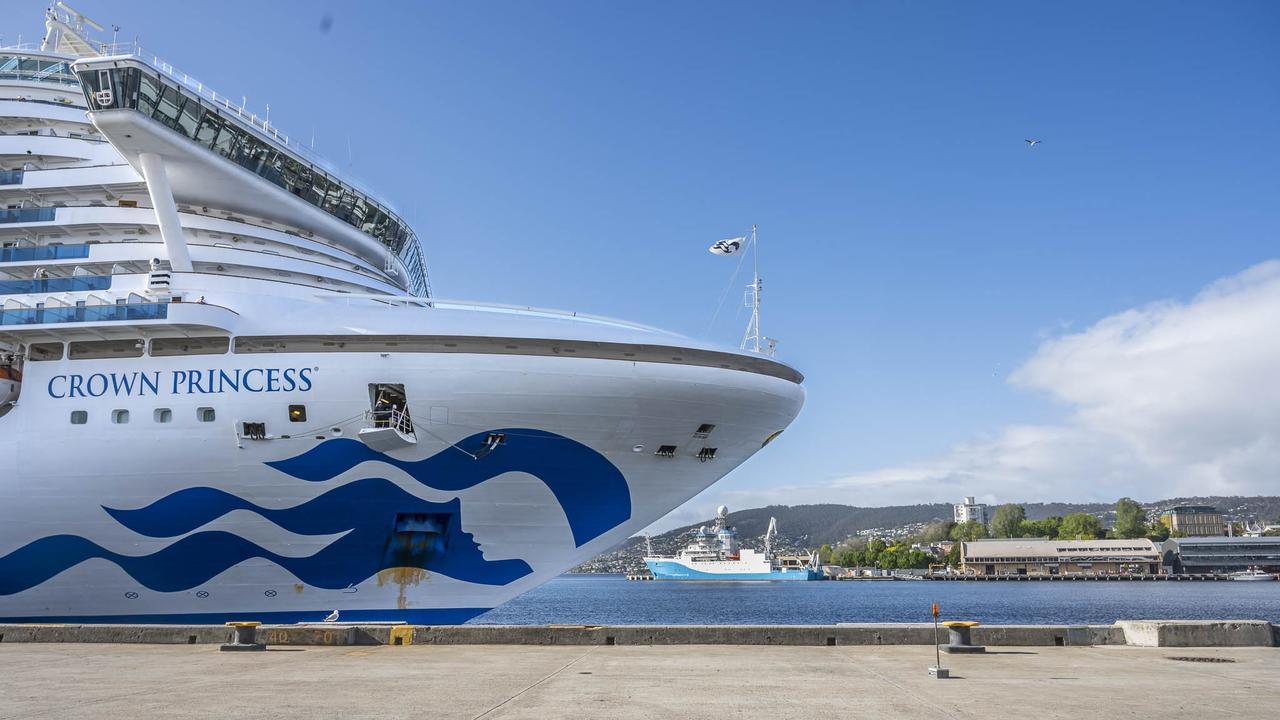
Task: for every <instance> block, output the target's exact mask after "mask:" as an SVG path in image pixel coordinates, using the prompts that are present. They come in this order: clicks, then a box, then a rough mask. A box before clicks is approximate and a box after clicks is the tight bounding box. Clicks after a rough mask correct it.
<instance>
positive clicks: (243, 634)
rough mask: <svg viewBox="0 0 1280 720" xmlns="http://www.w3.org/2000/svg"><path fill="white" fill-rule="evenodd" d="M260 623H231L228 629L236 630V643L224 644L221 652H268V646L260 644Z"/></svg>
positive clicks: (228, 624)
mask: <svg viewBox="0 0 1280 720" xmlns="http://www.w3.org/2000/svg"><path fill="white" fill-rule="evenodd" d="M261 624H262V623H260V622H229V623H227V627H231V628H235V630H236V641H235V642H231V643H224V644H223V645H222V646H221V647H220V648H218V649H219V650H231V651H235V650H266V649H267V644H266V643H260V642H258V626H259V625H261Z"/></svg>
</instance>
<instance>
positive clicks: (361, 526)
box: [0, 428, 631, 595]
mask: <svg viewBox="0 0 1280 720" xmlns="http://www.w3.org/2000/svg"><path fill="white" fill-rule="evenodd" d="M495 433H496V434H500V435H502V436H504V437H505V442H504V444H503V445H502V446H501V447H499V448H497V449H496V450H493V449H492V448H490V450H492V451H490V452H483V451H481V450H482V448H486V447H487V446H488V440H489V438H491V437H492V436H493V435H494V434H495ZM470 450H476V451H480V452H471V451H470ZM366 462H381V463H386V464H388V465H391V466H394V467H396V468H399V469H400V470H401V471H403V472H404V473H406V474H408V475H409V476H410V477H412V478H413V479H414V480H416V481H418V482H419V483H421V484H422V485H424V486H426V487H428V488H431V489H433V490H436V491H441V492H445V493H454V494H456V493H460V492H461V491H463V490H466V489H468V488H472V487H475V486H477V485H480V484H481V483H484V482H486V481H488V480H490V479H491V478H494V477H497V476H499V475H502V474H504V473H508V472H522V473H528V474H529V475H532V476H534V477H536V478H538V479H539V480H541V481H542V483H543V484H545V485H546V486H547V488H548V489H549V490H550V491H551V493H552V494H553V495H554V496H555V498H556V500H557V501H558V502H559V503H560V506H561V508H562V509H563V510H564V513H565V517H566V518H567V520H568V523H569V529H570V531H571V533H572V536H573V540H574V543H575V545H576V546H579V547H581V546H582V545H583V544H584V543H586V542H589V541H590V540H593V539H595V538H597V537H599V536H600V535H602V534H603V533H605V532H607V531H609V530H612V529H613V528H615V527H617V526H618V525H619V524H621V523H623V522H625V521H626V520H628V519H629V518H630V517H631V493H630V490H629V488H628V486H627V482H626V479H625V478H624V477H623V475H622V473H621V471H619V470H618V468H617V467H615V466H614V465H613V463H611V462H609V460H608V459H606V458H605V457H604V456H603V455H601V454H600V453H599V452H597V451H595V450H593V449H591V448H590V447H588V446H586V445H583V444H582V443H579V442H577V441H575V440H571V439H569V438H567V437H564V436H562V435H557V434H555V433H550V432H544V431H541V430H532V429H521V428H509V429H501V430H495V431H492V432H486V433H477V434H475V435H472V436H470V437H468V438H466V439H464V440H462V441H461V442H459V443H457V444H456V445H455V446H453V447H449V448H445V449H444V450H441V451H440V452H438V453H436V454H435V455H432V456H431V457H428V458H426V459H423V460H417V461H405V460H397V459H395V458H392V457H390V456H388V455H385V454H383V453H380V452H377V451H374V450H372V449H370V448H368V447H367V446H365V445H364V444H363V443H361V442H359V441H357V440H351V439H347V438H334V439H330V440H327V441H325V442H322V443H320V444H319V445H317V446H315V447H313V448H311V449H310V450H308V451H307V452H305V453H303V454H301V455H298V456H296V457H292V458H288V459H286V460H280V461H277V462H270V463H267V464H268V465H269V466H271V467H273V468H275V469H276V470H279V471H280V472H283V473H285V474H287V475H289V476H291V477H293V478H296V479H298V480H300V481H303V482H322V481H327V480H331V479H333V478H335V477H337V476H339V475H341V474H342V473H345V472H347V471H348V470H351V469H352V468H355V467H356V466H358V465H361V464H362V463H366ZM103 510H104V511H105V512H106V513H107V514H108V515H110V517H111V518H113V519H114V520H115V521H116V522H118V523H119V524H120V525H122V526H124V527H126V528H128V529H129V530H131V531H133V532H135V533H137V534H139V535H143V536H146V537H149V538H173V537H178V536H184V537H182V538H181V539H179V540H177V541H175V542H173V543H172V544H170V545H168V546H166V547H165V548H163V549H161V550H159V551H157V552H154V553H152V554H149V555H142V556H130V555H123V554H120V553H116V552H112V551H110V550H107V549H106V548H103V547H102V546H100V545H98V544H97V543H94V542H92V541H90V540H88V539H86V538H83V537H79V536H77V535H52V536H47V537H43V538H40V539H38V540H35V541H33V542H31V543H29V544H27V545H25V546H23V547H20V548H18V549H17V550H14V551H13V552H11V553H9V554H8V555H6V556H4V557H0V595H12V594H14V593H19V592H22V591H24V590H27V589H29V588H32V587H35V586H37V585H39V584H41V583H43V582H45V581H46V580H48V579H50V578H52V577H54V576H55V575H57V574H58V573H61V572H63V571H64V570H67V569H68V568H71V567H73V566H75V565H78V564H79V563H82V562H84V561H86V560H89V559H92V558H101V559H105V560H108V561H110V562H112V563H115V564H116V565H118V566H119V567H120V568H121V569H123V570H124V571H125V572H126V573H128V574H129V576H130V577H132V578H133V579H134V580H136V581H137V582H139V583H140V584H142V585H144V586H146V587H147V588H150V589H151V590H155V591H160V592H173V591H180V590H189V589H191V588H193V587H196V586H198V585H200V584H203V583H205V582H207V581H209V580H210V579H211V578H213V577H214V576H216V575H218V574H219V573H221V572H223V571H225V570H227V569H228V568H231V567H232V566H234V565H236V564H238V563H241V562H243V561H245V560H248V559H251V558H265V559H267V560H270V561H272V562H274V563H276V564H277V565H280V566H281V567H283V568H285V569H286V570H288V571H289V572H290V573H292V574H293V575H294V576H295V577H297V578H298V580H300V581H301V582H304V583H306V584H308V585H311V586H313V587H318V588H325V589H334V590H340V589H344V588H348V587H351V586H352V585H355V584H358V583H360V582H362V581H364V580H366V579H368V578H370V577H372V576H374V575H375V574H377V573H378V572H380V571H382V570H386V569H390V568H392V567H405V566H409V567H417V568H420V569H422V570H427V571H431V572H435V573H439V574H441V575H446V576H449V577H452V578H455V579H458V580H463V581H467V582H473V583H482V584H486V585H505V584H507V583H510V582H512V581H514V580H516V579H518V578H520V577H523V576H525V575H528V574H529V573H531V572H532V571H533V570H532V568H531V567H530V566H529V564H528V563H527V562H525V561H524V560H518V559H508V560H496V561H490V560H486V559H485V558H484V556H483V555H482V554H481V552H480V548H479V546H478V545H477V544H476V542H475V541H474V540H473V539H472V538H471V536H470V534H468V533H464V532H462V529H461V526H462V524H463V523H462V512H463V507H462V504H461V498H459V497H455V498H453V499H452V500H450V501H448V502H443V503H439V502H429V501H426V500H423V499H422V498H419V497H417V496H415V495H413V494H411V493H409V492H406V491H405V490H403V489H401V488H400V487H399V486H398V485H396V484H395V483H393V482H391V481H390V480H387V479H385V478H380V477H366V478H361V479H357V480H352V481H350V482H347V483H345V484H343V485H340V486H338V487H336V488H333V489H331V490H328V491H326V492H324V493H322V494H321V495H319V496H318V497H315V498H314V499H311V500H309V501H307V502H304V503H301V504H299V505H296V506H293V507H288V508H282V509H272V508H267V507H263V506H261V505H257V504H255V503H253V502H250V501H249V500H246V499H244V498H241V497H238V496H236V495H234V494H232V493H229V492H226V491H224V490H219V489H216V488H210V487H193V488H188V489H185V490H180V491H178V492H175V493H172V494H170V495H167V496H165V497H162V498H160V499H158V500H156V501H155V502H153V503H151V504H150V505H147V506H145V507H141V508H136V509H118V508H107V507H104V508H103ZM235 510H246V511H249V512H252V513H256V514H257V515H259V516H261V517H262V518H264V519H266V520H267V521H269V522H271V523H273V524H275V525H276V526H278V527H280V528H283V529H284V530H286V531H288V532H291V533H295V534H298V535H311V536H324V535H337V534H341V536H340V537H338V538H337V539H336V540H334V541H333V542H332V543H330V544H329V545H327V546H325V547H324V548H323V549H321V550H320V551H318V552H316V553H315V554H313V555H310V556H307V557H288V556H284V555H280V554H277V553H273V552H271V551H269V550H267V549H265V548H263V547H261V546H260V545H257V544H255V543H253V542H251V541H249V540H246V539H244V538H242V537H240V536H238V535H235V534H233V533H229V532H225V531H221V530H203V531H199V532H193V531H196V530H198V529H199V528H201V527H203V526H204V525H206V524H208V523H210V522H212V521H214V520H216V519H218V518H220V517H222V516H224V515H226V514H228V513H230V512H232V511H235ZM397 517H411V518H413V517H417V518H425V519H426V520H424V521H423V522H425V523H426V524H427V525H429V526H430V527H431V528H432V529H433V530H434V532H435V533H436V535H434V536H432V538H431V543H430V545H431V547H432V548H434V549H435V550H436V551H432V552H418V553H409V554H407V555H406V554H400V553H394V552H392V551H391V544H392V542H391V538H390V534H391V532H392V528H393V527H394V526H395V524H396V518H397ZM434 518H445V519H446V521H445V522H438V521H434V520H432V519H434ZM188 533H189V534H188Z"/></svg>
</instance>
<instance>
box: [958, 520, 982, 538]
mask: <svg viewBox="0 0 1280 720" xmlns="http://www.w3.org/2000/svg"><path fill="white" fill-rule="evenodd" d="M985 537H987V526H986V525H983V524H982V523H980V522H978V521H977V520H966V521H964V522H962V523H960V524H959V525H956V526H955V527H953V528H951V539H952V540H955V541H956V542H968V541H970V540H981V539H982V538H985Z"/></svg>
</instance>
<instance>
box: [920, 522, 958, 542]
mask: <svg viewBox="0 0 1280 720" xmlns="http://www.w3.org/2000/svg"><path fill="white" fill-rule="evenodd" d="M955 526H956V524H955V523H954V522H952V521H950V520H934V521H933V522H931V523H929V524H928V525H925V526H924V530H921V531H920V542H922V543H935V542H941V541H943V540H946V539H948V538H950V537H951V528H953V527H955Z"/></svg>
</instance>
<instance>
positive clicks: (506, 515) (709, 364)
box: [0, 3, 804, 623]
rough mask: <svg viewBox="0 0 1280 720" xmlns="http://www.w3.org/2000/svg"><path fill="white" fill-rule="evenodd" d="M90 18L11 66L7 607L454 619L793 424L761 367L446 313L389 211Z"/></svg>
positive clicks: (116, 616)
mask: <svg viewBox="0 0 1280 720" xmlns="http://www.w3.org/2000/svg"><path fill="white" fill-rule="evenodd" d="M93 27H95V26H93V24H92V23H91V22H90V21H88V20H87V19H86V18H84V17H83V16H81V15H79V14H78V13H76V12H75V11H74V10H71V9H70V8H69V7H67V6H66V5H64V4H61V3H59V4H58V5H57V6H55V7H54V8H52V9H50V11H49V13H48V15H47V17H46V30H47V34H46V37H45V42H44V43H43V45H42V46H41V47H10V48H4V49H0V204H2V206H3V207H2V209H0V302H2V306H0V621H52V620H61V621H84V622H92V621H135V622H147V621H156V622H170V621H178V620H182V621H209V622H222V621H224V620H229V619H244V618H249V619H255V620H263V621H295V620H319V619H321V618H323V617H325V616H327V615H329V614H330V613H332V612H333V611H334V610H338V611H340V616H341V617H342V618H343V619H346V620H367V619H377V620H409V621H415V622H427V623H444V622H461V621H464V620H466V619H468V618H470V617H472V616H474V615H476V614H478V613H480V612H483V611H484V610H487V609H489V608H492V607H494V606H496V605H498V604H500V603H502V602H505V601H506V600H508V599H510V598H511V597H514V596H515V595H517V594H519V593H521V592H524V591H526V590H528V589H530V588H532V587H535V586H536V585H538V584H540V583H542V582H544V581H546V580H548V579H550V578H551V577H554V576H555V575H557V574H558V573H560V572H562V571H564V570H566V569H568V568H570V567H572V566H573V565H575V564H577V563H579V562H581V561H582V560H585V559H587V558H589V557H591V556H593V555H595V554H597V553H598V552H600V551H602V550H604V549H607V548H608V547H610V546H612V545H614V544H616V543H617V542H619V541H621V540H622V539H624V538H625V537H627V536H629V535H630V534H633V533H635V532H636V531H638V530H639V529H641V528H643V527H644V526H646V525H647V524H649V523H650V522H652V521H653V520H655V519H656V518H658V517H661V516H662V515H663V514H665V513H666V512H668V511H670V510H671V509H672V508H674V507H676V506H678V505H680V504H681V503H682V502H684V501H685V500H687V499H688V498H690V497H692V496H693V495H695V494H696V493H698V492H699V491H701V490H702V489H704V488H705V487H707V486H708V485H710V484H711V483H713V482H715V481H716V480H718V479H719V478H720V477H722V476H723V475H725V474H726V473H727V472H728V471H729V470H731V469H733V468H734V467H736V466H737V465H739V464H741V463H742V462H743V461H744V460H746V459H747V458H748V457H750V456H751V455H752V454H754V453H755V452H757V451H758V450H760V449H761V448H762V447H763V446H764V445H765V444H767V443H768V442H769V441H770V440H772V439H773V438H774V437H776V435H777V434H778V433H779V432H780V431H781V430H783V429H784V428H786V427H787V425H788V424H789V423H790V422H791V420H792V419H793V418H794V417H795V415H796V414H797V413H798V412H799V410H800V407H801V404H802V403H803V398H804V391H803V389H802V387H801V385H800V382H801V380H802V378H801V376H800V374H799V373H797V372H796V371H795V370H794V369H792V368H790V367H789V366H787V365H785V364H783V363H780V362H778V361H776V360H774V359H773V358H772V357H770V356H769V354H768V353H757V352H745V351H740V350H736V349H726V348H721V347H718V346H715V345H711V344H707V343H702V342H698V341H693V340H689V339H688V338H684V337H681V336H678V335H674V334H670V333H666V332H663V331H660V330H656V329H654V328H649V327H645V326H641V325H636V324H632V323H627V322H622V321H618V320H612V319H607V318H598V317H593V316H588V315H583V314H579V313H567V312H558V311H549V310H539V309H534V308H517V307H509V306H497V305H488V304H483V303H469V302H453V301H445V300H441V299H438V298H435V297H434V296H433V295H432V293H431V289H430V284H429V282H428V276H427V268H426V263H425V261H424V257H423V252H422V248H421V243H420V242H419V239H418V238H417V237H416V236H415V234H414V233H413V231H412V229H410V228H409V226H408V224H407V223H405V222H404V220H403V219H402V218H401V217H400V216H399V215H397V214H396V213H395V212H394V211H393V210H392V209H391V208H390V207H389V206H388V205H387V204H386V203H385V202H383V201H380V200H379V199H377V198H376V197H375V196H373V195H372V194H370V193H368V192H366V191H364V190H362V189H360V188H359V187H357V186H356V185H355V184H354V183H352V182H350V181H349V180H347V179H345V178H344V177H342V174H341V173H338V172H335V171H334V170H333V169H332V168H331V167H330V166H328V165H327V164H326V163H324V162H323V161H320V160H318V159H316V158H315V157H313V156H312V154H311V153H310V151H309V149H308V148H305V147H302V146H300V145H299V144H298V143H297V142H296V141H294V140H293V139H291V138H290V137H289V136H288V135H287V134H285V133H283V132H281V131H280V130H278V129H277V128H275V127H274V126H273V125H271V124H270V123H269V122H267V121H266V120H265V119H264V118H262V117H260V116H258V115H256V114H254V113H252V112H250V111H249V110H248V109H246V108H245V107H244V106H243V105H242V104H241V105H237V104H236V103H234V102H231V101H230V100H228V99H227V98H226V97H224V96H222V95H219V94H217V93H215V92H213V91H212V90H210V89H209V88H207V87H206V86H204V85H203V84H202V83H200V82H198V81H196V80H194V79H193V78H192V77H191V76H189V75H186V74H184V73H182V72H180V71H178V70H176V69H174V68H173V66H171V65H169V64H168V63H166V62H164V61H162V60H160V59H159V58H158V57H156V56H154V55H152V54H150V53H146V52H144V51H142V50H141V49H140V48H138V47H136V46H134V45H129V46H117V45H109V44H103V43H98V42H96V41H94V40H93V39H92V37H91V34H92V33H91V32H90V31H91V29H92V28H93Z"/></svg>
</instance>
